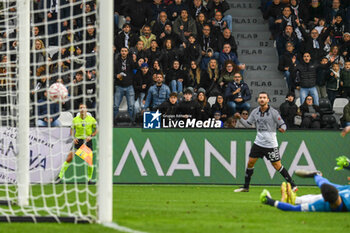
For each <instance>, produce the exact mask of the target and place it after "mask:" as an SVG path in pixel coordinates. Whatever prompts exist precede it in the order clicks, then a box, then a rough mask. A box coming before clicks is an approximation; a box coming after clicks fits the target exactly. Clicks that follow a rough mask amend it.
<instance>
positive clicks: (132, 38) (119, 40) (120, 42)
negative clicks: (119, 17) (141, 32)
mask: <svg viewBox="0 0 350 233" xmlns="http://www.w3.org/2000/svg"><path fill="white" fill-rule="evenodd" d="M137 41H138V36H137V35H136V34H134V33H132V32H130V33H129V40H128V46H129V48H131V47H134V46H135V45H136V43H137ZM114 45H115V47H116V49H117V51H118V52H120V49H121V48H122V47H125V33H124V32H123V31H121V32H119V34H118V35H117V36H116V37H115V38H114Z"/></svg>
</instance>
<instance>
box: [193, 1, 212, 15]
mask: <svg viewBox="0 0 350 233" xmlns="http://www.w3.org/2000/svg"><path fill="white" fill-rule="evenodd" d="M199 13H204V14H205V16H208V10H207V8H206V7H205V6H203V2H202V0H193V4H191V7H190V10H189V14H190V15H191V16H192V18H194V19H195V18H197V16H198V15H199Z"/></svg>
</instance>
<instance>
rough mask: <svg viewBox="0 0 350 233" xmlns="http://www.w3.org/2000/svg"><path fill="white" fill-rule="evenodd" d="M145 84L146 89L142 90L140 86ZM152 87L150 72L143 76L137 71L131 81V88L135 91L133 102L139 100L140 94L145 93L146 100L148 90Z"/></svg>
mask: <svg viewBox="0 0 350 233" xmlns="http://www.w3.org/2000/svg"><path fill="white" fill-rule="evenodd" d="M144 84H146V88H145V89H142V85H144ZM152 85H153V79H152V74H151V71H148V72H147V73H146V75H143V73H142V71H141V70H138V71H137V73H136V75H135V77H134V79H133V87H134V91H135V100H137V98H139V96H140V94H141V93H145V94H146V95H145V98H144V100H146V97H147V92H148V89H149V88H150V87H151V86H152Z"/></svg>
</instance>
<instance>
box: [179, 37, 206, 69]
mask: <svg viewBox="0 0 350 233" xmlns="http://www.w3.org/2000/svg"><path fill="white" fill-rule="evenodd" d="M183 60H184V66H185V67H186V68H189V67H190V61H196V63H197V64H199V63H200V61H201V60H202V49H201V46H200V45H199V44H198V43H197V41H196V38H195V36H194V35H190V36H189V37H188V42H187V43H184V57H183Z"/></svg>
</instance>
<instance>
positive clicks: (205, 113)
mask: <svg viewBox="0 0 350 233" xmlns="http://www.w3.org/2000/svg"><path fill="white" fill-rule="evenodd" d="M197 102H198V104H199V110H200V114H199V116H198V117H197V119H198V120H202V121H205V120H208V119H209V118H210V117H211V116H212V112H211V107H210V104H209V103H208V101H207V97H206V96H205V91H204V90H203V91H201V90H199V91H198V94H197Z"/></svg>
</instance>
